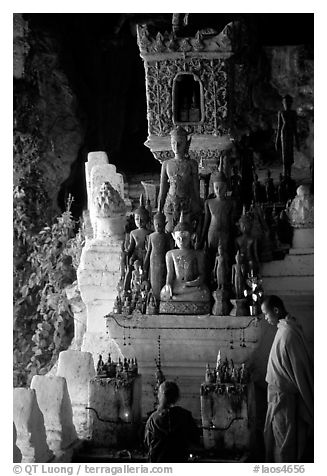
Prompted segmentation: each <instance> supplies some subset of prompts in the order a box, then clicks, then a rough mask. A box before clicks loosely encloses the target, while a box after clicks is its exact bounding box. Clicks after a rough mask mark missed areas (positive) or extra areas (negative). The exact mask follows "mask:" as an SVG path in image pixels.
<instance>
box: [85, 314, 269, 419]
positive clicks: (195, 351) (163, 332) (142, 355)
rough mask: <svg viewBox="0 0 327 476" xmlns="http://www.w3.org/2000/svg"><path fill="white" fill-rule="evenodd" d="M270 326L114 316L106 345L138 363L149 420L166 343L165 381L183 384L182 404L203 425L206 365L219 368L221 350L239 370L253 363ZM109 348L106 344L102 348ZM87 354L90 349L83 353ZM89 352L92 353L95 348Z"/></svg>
mask: <svg viewBox="0 0 327 476" xmlns="http://www.w3.org/2000/svg"><path fill="white" fill-rule="evenodd" d="M267 326H268V324H267V323H265V322H264V321H263V320H260V321H258V320H256V319H254V318H252V317H250V316H249V317H247V316H246V317H245V316H242V317H232V316H223V317H222V316H209V315H207V316H193V315H185V316H176V315H174V316H172V315H156V316H154V315H150V316H147V315H142V316H131V317H124V316H122V315H111V317H108V319H107V329H108V336H107V338H106V339H107V340H106V342H107V344H108V345H109V344H110V343H112V342H114V343H115V344H116V345H117V348H118V349H119V350H120V352H121V353H122V355H123V356H124V357H127V358H132V357H136V358H137V360H138V368H139V373H140V374H141V375H142V413H143V416H146V415H147V414H148V413H149V412H151V411H153V409H154V407H155V402H156V400H155V394H154V389H155V385H156V378H155V372H156V365H155V361H154V359H158V340H159V338H160V354H161V368H162V371H163V373H164V376H165V378H166V379H172V380H174V381H176V382H177V383H178V385H179V387H180V390H181V401H180V404H181V405H183V406H185V407H186V408H188V409H189V410H190V411H191V412H192V413H193V415H194V417H195V418H197V419H200V416H201V412H200V393H199V392H200V385H201V383H202V382H203V381H204V374H205V367H206V363H207V362H208V363H209V364H210V366H211V367H214V366H215V364H216V358H217V353H218V351H219V350H220V351H221V357H222V359H224V358H225V357H227V358H228V359H233V361H234V363H235V364H241V363H242V362H251V361H252V355H253V352H254V351H255V349H256V348H257V347H258V344H259V341H260V337H261V335H262V334H263V333H265V332H266V329H267ZM273 334H274V333H273ZM273 334H272V336H271V339H272V338H273ZM109 336H110V337H111V339H109ZM243 338H244V340H243ZM98 342H99V344H100V341H98ZM104 342H105V341H104V340H102V341H101V346H102V347H103V344H104ZM94 343H95V341H93V344H94ZM244 343H245V346H243V344H244ZM89 344H91V342H90V341H89ZM110 345H112V344H110ZM83 350H86V348H85V347H83ZM88 350H90V351H92V350H91V346H90V347H89V348H88Z"/></svg>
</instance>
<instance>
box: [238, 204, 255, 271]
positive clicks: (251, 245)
mask: <svg viewBox="0 0 327 476" xmlns="http://www.w3.org/2000/svg"><path fill="white" fill-rule="evenodd" d="M239 226H240V230H241V233H242V235H241V236H239V237H238V238H236V248H237V250H239V252H240V254H242V255H243V256H244V260H245V265H246V272H248V266H249V262H253V263H254V266H255V268H256V270H258V269H259V258H258V252H257V242H256V240H255V239H254V238H253V237H252V235H251V228H252V223H251V220H250V218H249V216H248V215H247V214H245V213H243V215H242V216H241V218H240V219H239Z"/></svg>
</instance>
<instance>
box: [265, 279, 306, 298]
mask: <svg viewBox="0 0 327 476" xmlns="http://www.w3.org/2000/svg"><path fill="white" fill-rule="evenodd" d="M263 287H264V290H265V293H266V294H288V295H298V294H300V295H301V294H313V292H314V278H313V275H309V276H276V277H268V276H263Z"/></svg>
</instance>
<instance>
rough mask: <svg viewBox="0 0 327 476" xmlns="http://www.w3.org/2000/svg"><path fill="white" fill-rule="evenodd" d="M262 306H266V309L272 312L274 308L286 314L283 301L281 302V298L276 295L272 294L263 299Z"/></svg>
mask: <svg viewBox="0 0 327 476" xmlns="http://www.w3.org/2000/svg"><path fill="white" fill-rule="evenodd" d="M262 304H265V305H266V307H267V308H269V309H271V310H272V309H273V308H274V307H277V308H278V309H280V310H281V311H283V312H286V309H285V305H284V303H283V301H282V300H281V298H280V297H278V296H275V295H274V294H272V295H271V296H265V297H264V299H263V302H262Z"/></svg>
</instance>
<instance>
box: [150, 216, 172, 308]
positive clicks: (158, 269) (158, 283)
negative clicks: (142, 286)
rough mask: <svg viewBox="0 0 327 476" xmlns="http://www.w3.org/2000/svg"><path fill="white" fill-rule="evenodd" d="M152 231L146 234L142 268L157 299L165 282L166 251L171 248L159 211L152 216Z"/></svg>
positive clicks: (163, 217) (163, 219) (162, 217)
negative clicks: (145, 250)
mask: <svg viewBox="0 0 327 476" xmlns="http://www.w3.org/2000/svg"><path fill="white" fill-rule="evenodd" d="M153 223H154V230H155V231H154V232H153V233H151V234H150V235H149V236H148V245H147V252H146V256H145V260H144V269H145V273H146V276H147V277H148V279H149V281H150V284H151V288H152V292H153V295H154V297H155V298H156V299H157V300H159V298H160V291H161V289H162V287H163V286H164V284H165V282H166V253H167V251H168V250H170V249H171V246H170V235H169V234H168V233H165V215H164V214H163V213H161V212H158V213H156V215H155V216H154V217H153Z"/></svg>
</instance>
